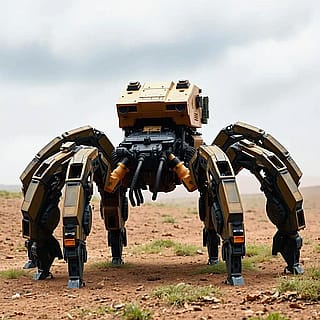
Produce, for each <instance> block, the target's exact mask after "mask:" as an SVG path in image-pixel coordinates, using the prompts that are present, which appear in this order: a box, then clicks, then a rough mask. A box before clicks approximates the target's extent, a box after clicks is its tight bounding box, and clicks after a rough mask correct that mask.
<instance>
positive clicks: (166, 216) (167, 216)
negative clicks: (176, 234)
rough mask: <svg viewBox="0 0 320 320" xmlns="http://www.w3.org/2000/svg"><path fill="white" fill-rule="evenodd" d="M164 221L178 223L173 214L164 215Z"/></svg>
mask: <svg viewBox="0 0 320 320" xmlns="http://www.w3.org/2000/svg"><path fill="white" fill-rule="evenodd" d="M162 222H164V223H176V222H177V220H176V219H175V218H174V217H172V216H169V215H164V216H163V218H162Z"/></svg>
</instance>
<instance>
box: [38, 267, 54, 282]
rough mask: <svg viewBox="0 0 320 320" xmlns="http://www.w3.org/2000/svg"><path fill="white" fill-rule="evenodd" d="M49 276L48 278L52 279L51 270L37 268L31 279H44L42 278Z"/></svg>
mask: <svg viewBox="0 0 320 320" xmlns="http://www.w3.org/2000/svg"><path fill="white" fill-rule="evenodd" d="M49 277H50V279H53V275H52V273H51V272H49V270H41V269H38V272H36V273H35V274H34V275H33V279H34V280H44V279H47V278H49Z"/></svg>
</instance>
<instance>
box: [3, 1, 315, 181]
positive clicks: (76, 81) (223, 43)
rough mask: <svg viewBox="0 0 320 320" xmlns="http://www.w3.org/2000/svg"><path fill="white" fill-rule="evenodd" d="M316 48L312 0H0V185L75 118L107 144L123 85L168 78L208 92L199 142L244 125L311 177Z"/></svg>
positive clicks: (116, 132) (114, 132) (115, 138)
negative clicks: (259, 131)
mask: <svg viewBox="0 0 320 320" xmlns="http://www.w3.org/2000/svg"><path fill="white" fill-rule="evenodd" d="M319 57H320V2H319V1H308V0H304V1H301V0H296V1H295V0H292V1H289V0H282V1H277V0H273V1H259V0H256V1H252V0H241V1H239V0H233V1H231V0H225V1H212V0H211V1H209V0H208V1H204V0H203V1H201V0H197V1H188V0H184V1H180V0H175V1H174V0H171V1H167V0H162V1H150V0H149V1H138V0H137V1H121V0H117V1H106V0H104V1H80V0H74V1H71V0H69V1H65V0H64V1H57V0H55V1H51V0H29V1H27V0H26V1H23V0H19V1H18V0H16V1H15V0H0V110H1V111H0V112H1V113H0V121H1V123H0V146H1V166H0V184H19V183H20V181H19V176H20V174H21V172H22V171H23V170H24V168H25V167H26V165H27V164H28V163H29V161H30V160H31V159H32V158H33V157H34V155H35V154H36V153H37V152H38V150H39V149H41V148H42V146H43V145H45V144H46V143H47V142H48V141H49V140H51V139H52V138H53V137H55V136H57V135H60V134H61V133H62V132H64V131H66V130H69V129H73V128H75V127H78V126H83V125H87V124H90V125H92V126H94V127H96V128H98V129H99V130H102V131H104V132H105V133H106V134H107V136H108V137H109V138H110V139H111V140H112V142H113V143H114V145H115V146H116V145H117V144H118V143H119V142H121V140H122V131H121V130H120V129H119V128H118V121H117V117H116V110H115V103H116V101H117V98H118V96H119V94H120V92H121V91H122V90H123V89H124V88H125V87H126V85H127V83H128V82H129V81H132V80H140V81H141V82H144V81H149V80H173V81H177V80H179V79H189V80H190V81H191V82H193V83H195V84H197V85H198V86H199V87H201V88H202V89H203V93H204V95H208V96H209V97H210V121H209V124H208V125H206V127H205V128H203V129H202V130H201V131H202V132H203V135H204V139H205V141H206V142H207V143H211V141H212V140H213V139H214V137H215V136H216V134H217V133H218V132H219V130H220V129H221V128H222V127H224V126H226V125H229V124H231V123H234V122H236V121H238V120H241V121H244V122H248V123H251V124H253V125H255V126H258V127H261V128H263V129H264V130H266V131H267V132H269V133H271V134H272V135H274V136H275V137H276V138H277V139H278V140H279V141H280V142H281V143H282V144H284V145H285V146H286V147H287V149H288V150H289V151H290V153H291V155H292V156H293V157H294V159H295V160H296V162H297V163H298V164H299V166H300V167H301V169H302V171H303V172H304V178H303V179H304V180H302V184H304V185H308V184H319V183H320V178H319V177H320V165H319V163H320V162H319V161H320V160H319V158H320V151H319V149H320V142H319V141H320V138H319V131H318V130H319V127H320V125H319V121H320V116H319V114H320V111H319V108H318V103H319V101H320V62H319V61H320V59H319ZM312 177H313V178H312ZM311 178H312V179H311Z"/></svg>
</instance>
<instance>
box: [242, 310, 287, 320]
mask: <svg viewBox="0 0 320 320" xmlns="http://www.w3.org/2000/svg"><path fill="white" fill-rule="evenodd" d="M248 320H289V318H288V317H286V316H284V315H283V314H281V313H279V312H271V313H269V314H268V315H267V316H263V317H262V316H253V317H249V318H248Z"/></svg>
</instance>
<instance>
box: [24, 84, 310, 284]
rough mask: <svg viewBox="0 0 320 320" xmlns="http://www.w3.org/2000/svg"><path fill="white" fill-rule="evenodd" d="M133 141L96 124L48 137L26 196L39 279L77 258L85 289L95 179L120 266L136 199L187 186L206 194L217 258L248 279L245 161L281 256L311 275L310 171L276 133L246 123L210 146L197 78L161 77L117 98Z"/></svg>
mask: <svg viewBox="0 0 320 320" xmlns="http://www.w3.org/2000/svg"><path fill="white" fill-rule="evenodd" d="M116 108H117V112H118V116H119V127H120V128H122V129H123V131H124V139H123V141H122V142H121V143H120V144H119V146H118V147H116V148H115V147H114V146H113V145H112V143H111V142H110V141H109V139H108V138H107V136H106V135H105V134H104V133H103V132H101V131H99V130H96V129H94V128H92V127H90V126H85V127H81V128H78V129H74V130H71V131H67V132H65V133H63V134H62V136H60V137H57V138H55V139H53V140H52V141H51V142H49V143H48V144H47V145H46V146H45V147H44V148H43V149H41V150H40V151H39V153H38V154H37V155H36V156H35V158H34V159H33V160H32V161H31V162H30V164H29V165H28V166H27V168H26V169H25V171H24V172H23V173H22V175H21V177H20V178H21V181H22V185H23V193H24V201H23V204H22V216H23V219H22V232H23V236H24V237H25V238H26V239H27V240H26V247H27V249H28V257H29V261H28V262H27V263H26V264H25V266H24V267H25V268H32V267H37V268H38V271H37V272H36V274H35V279H38V280H41V279H45V278H47V277H49V276H51V277H52V274H51V273H50V268H51V265H52V263H53V261H54V259H55V258H56V257H57V258H59V259H61V258H64V259H65V261H66V262H67V264H68V272H69V282H68V287H70V288H80V287H81V286H82V285H83V284H84V282H83V267H84V263H85V262H86V261H87V250H86V237H87V236H88V235H89V234H90V230H91V224H92V211H91V205H90V201H91V197H92V194H93V183H95V184H96V185H97V188H98V192H99V193H100V196H101V202H100V211H101V217H102V219H103V220H104V223H105V228H106V230H107V234H108V245H109V246H110V247H111V253H112V263H113V264H122V263H123V260H122V249H123V247H124V246H126V245H127V235H126V228H125V223H126V221H127V219H128V211H129V204H128V202H129V201H130V203H131V205H132V206H139V205H141V204H142V203H143V202H144V199H143V194H142V190H147V189H149V190H150V192H151V193H152V200H156V198H157V194H158V192H170V191H173V190H174V189H175V187H176V186H177V185H180V184H183V185H184V186H185V187H186V189H187V190H188V191H190V192H193V191H195V190H198V191H199V217H200V219H201V221H203V224H204V228H203V245H204V246H205V247H207V250H208V263H209V264H215V263H217V262H218V256H219V255H218V249H219V245H220V241H221V240H222V259H223V260H224V261H225V262H226V266H227V282H228V283H230V284H232V285H241V284H243V282H244V281H243V277H242V270H241V265H242V263H241V260H242V258H243V256H244V255H245V231H244V230H245V229H244V223H243V208H242V204H241V200H240V195H239V190H238V187H237V183H236V175H237V174H238V173H239V172H240V171H241V170H242V169H243V168H244V169H247V170H249V171H250V172H251V173H253V174H254V175H255V177H256V178H257V179H258V181H259V183H260V184H261V191H262V192H263V193H264V194H265V196H266V212H267V215H268V217H269V219H270V220H271V222H272V223H273V224H274V225H275V226H276V227H277V232H276V234H275V236H274V238H273V246H272V253H273V254H274V255H276V254H277V253H278V252H280V253H281V255H282V256H283V258H284V260H285V261H286V264H287V266H286V270H288V271H289V272H291V273H294V274H300V273H303V269H302V268H301V266H300V264H299V257H300V249H301V246H302V239H301V237H300V235H299V233H298V231H299V230H300V229H302V228H304V227H305V218H304V212H303V209H302V201H303V199H302V196H301V193H300V192H299V190H298V185H299V180H300V178H301V175H302V174H301V171H300V169H299V168H298V166H297V165H296V163H295V162H294V160H293V159H292V158H291V157H290V155H289V153H288V151H287V150H286V149H285V148H284V147H283V146H282V145H281V144H280V143H279V142H278V141H277V140H276V139H275V138H274V137H272V136H271V135H270V134H267V133H265V132H264V131H263V130H261V129H258V128H256V127H254V126H251V125H248V124H245V123H241V122H237V123H235V124H233V125H230V126H228V127H226V128H224V129H222V130H221V131H220V133H219V134H218V135H217V137H216V138H215V140H214V141H213V142H212V144H211V145H206V144H204V142H203V138H202V136H201V134H200V133H199V132H198V131H197V129H198V128H200V127H201V126H202V124H206V123H207V120H208V118H209V108H208V97H204V96H201V89H199V88H198V87H197V86H196V85H193V84H191V83H190V82H189V81H188V80H183V81H179V82H177V83H174V82H160V83H146V84H144V85H141V84H140V82H130V83H129V85H128V86H127V88H126V90H125V91H124V92H123V94H122V95H121V96H120V98H119V101H118V103H117V105H116ZM62 190H63V192H64V196H63V197H62V199H63V200H62V204H61V206H60V207H61V209H62V221H63V251H62V250H61V248H60V244H59V242H58V241H57V239H56V238H55V237H54V236H53V232H54V230H55V228H56V227H57V226H58V223H59V220H60V209H59V202H60V198H61V196H62Z"/></svg>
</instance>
